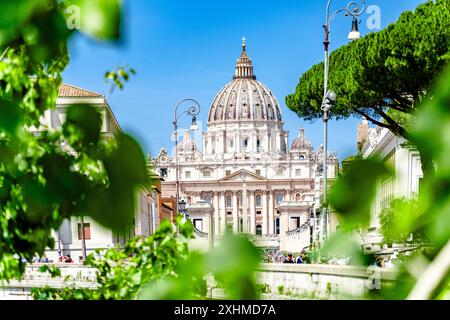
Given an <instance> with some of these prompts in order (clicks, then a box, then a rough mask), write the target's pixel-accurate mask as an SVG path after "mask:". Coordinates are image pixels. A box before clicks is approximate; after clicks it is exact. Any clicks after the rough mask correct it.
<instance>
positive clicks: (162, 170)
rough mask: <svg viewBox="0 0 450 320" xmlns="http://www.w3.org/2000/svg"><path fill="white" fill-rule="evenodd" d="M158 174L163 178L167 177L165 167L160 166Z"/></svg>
mask: <svg viewBox="0 0 450 320" xmlns="http://www.w3.org/2000/svg"><path fill="white" fill-rule="evenodd" d="M159 174H160V176H161V177H163V178H165V177H167V168H161V169H159Z"/></svg>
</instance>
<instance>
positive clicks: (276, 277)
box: [0, 264, 395, 300]
mask: <svg viewBox="0 0 450 320" xmlns="http://www.w3.org/2000/svg"><path fill="white" fill-rule="evenodd" d="M40 266H41V265H40V264H33V265H30V266H28V267H27V268H26V272H25V274H24V277H23V279H22V280H21V281H16V280H15V281H10V282H9V283H5V284H4V285H3V287H1V286H0V300H8V299H14V300H28V299H31V296H30V290H31V288H33V287H45V286H47V285H48V286H51V287H53V288H63V287H70V286H76V287H89V288H95V287H96V285H97V284H96V283H95V269H93V268H88V267H85V266H82V265H78V264H59V265H57V266H58V267H59V268H60V270H61V277H57V278H52V277H51V276H50V274H48V273H42V272H39V271H38V269H39V267H40ZM256 276H257V281H258V283H259V284H266V285H267V286H268V288H269V290H270V292H268V294H266V295H264V296H262V298H263V299H270V298H271V297H275V298H279V297H280V296H284V298H287V299H302V298H303V299H305V298H316V299H317V298H318V299H335V298H361V297H362V296H363V295H364V293H365V292H367V291H368V290H369V287H372V288H373V287H377V286H385V285H389V284H390V283H392V282H393V281H394V279H395V272H394V271H392V270H387V269H380V268H376V269H367V268H362V267H355V266H336V265H308V264H302V265H297V264H261V266H260V267H259V269H258V270H257V274H256ZM210 286H211V288H210V290H209V295H211V297H213V298H223V297H224V296H223V294H224V293H223V292H222V291H223V290H221V289H219V288H216V286H215V285H214V284H213V282H210Z"/></svg>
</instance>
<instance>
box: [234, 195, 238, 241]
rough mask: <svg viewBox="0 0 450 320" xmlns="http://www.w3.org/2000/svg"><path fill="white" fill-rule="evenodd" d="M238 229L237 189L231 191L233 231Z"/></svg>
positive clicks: (235, 231)
mask: <svg viewBox="0 0 450 320" xmlns="http://www.w3.org/2000/svg"><path fill="white" fill-rule="evenodd" d="M238 231H239V207H238V195H237V191H233V232H234V233H238Z"/></svg>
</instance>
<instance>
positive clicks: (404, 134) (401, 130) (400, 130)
mask: <svg viewBox="0 0 450 320" xmlns="http://www.w3.org/2000/svg"><path fill="white" fill-rule="evenodd" d="M374 109H375V111H376V112H377V113H378V114H379V115H380V116H381V117H382V118H383V119H384V120H386V122H387V123H388V124H389V125H390V129H391V131H392V132H394V133H397V134H399V135H400V136H402V137H404V138H406V139H408V140H411V138H410V137H411V135H410V134H409V133H408V132H407V131H406V129H405V128H403V127H402V126H400V125H399V124H398V123H397V122H395V120H394V119H392V118H391V117H389V116H388V115H387V114H386V112H384V111H383V109H382V108H381V107H379V106H375V107H374Z"/></svg>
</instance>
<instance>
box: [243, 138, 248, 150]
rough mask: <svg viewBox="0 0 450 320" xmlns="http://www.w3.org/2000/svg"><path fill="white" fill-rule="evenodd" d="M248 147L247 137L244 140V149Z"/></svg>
mask: <svg viewBox="0 0 450 320" xmlns="http://www.w3.org/2000/svg"><path fill="white" fill-rule="evenodd" d="M247 148H248V140H247V139H245V140H244V149H247Z"/></svg>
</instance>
